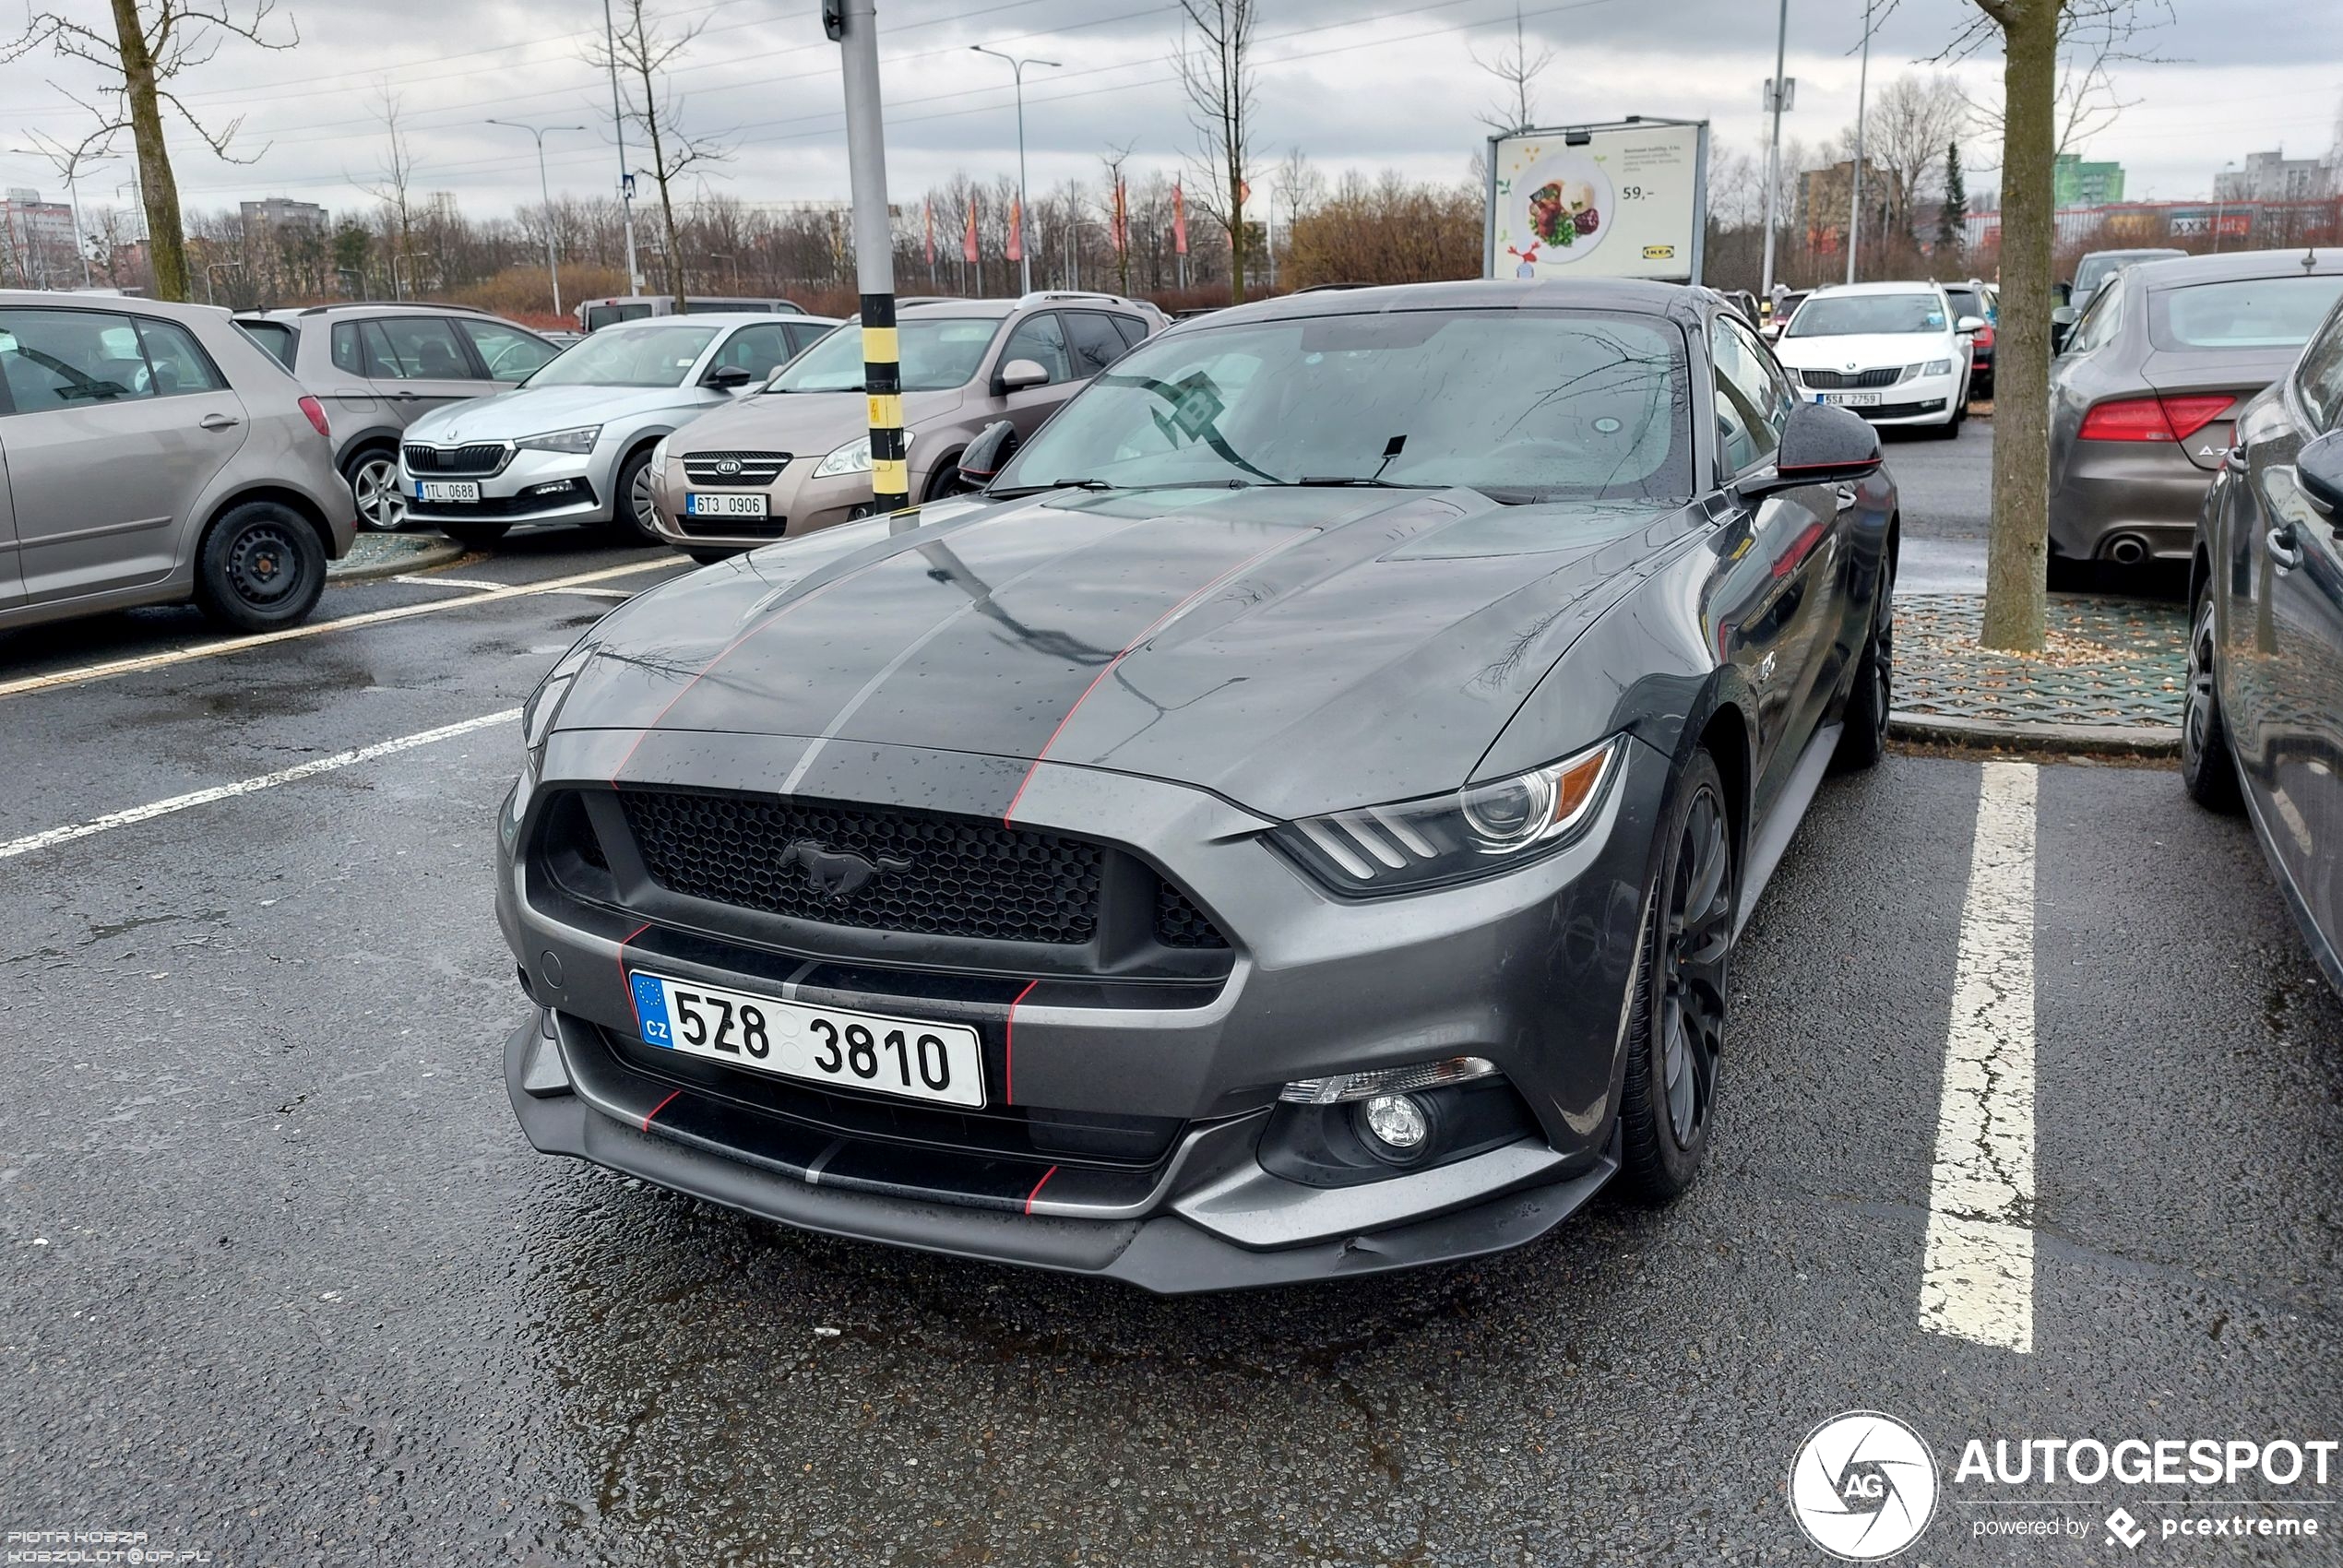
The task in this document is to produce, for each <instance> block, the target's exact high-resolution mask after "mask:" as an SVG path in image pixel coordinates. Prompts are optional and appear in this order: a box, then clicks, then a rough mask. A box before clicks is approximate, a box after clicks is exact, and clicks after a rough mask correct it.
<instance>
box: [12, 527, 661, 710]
mask: <svg viewBox="0 0 2343 1568" xmlns="http://www.w3.org/2000/svg"><path fill="white" fill-rule="evenodd" d="M680 564H682V563H680V562H677V561H675V560H673V559H672V557H671V558H668V559H663V560H657V561H638V562H636V563H635V564H632V565H627V566H605V567H603V568H601V570H600V571H595V572H579V573H577V575H576V576H567V577H548V578H546V579H544V580H542V581H540V582H528V583H509V584H498V585H497V586H496V587H495V588H492V589H489V590H488V591H486V592H483V593H473V594H466V595H463V596H462V597H460V598H456V599H434V600H425V601H424V602H422V603H421V604H401V605H398V606H396V607H395V608H393V609H389V610H370V611H367V612H365V613H364V614H363V615H344V616H342V617H341V618H340V619H339V620H336V621H310V622H307V623H304V624H302V625H298V626H288V627H286V628H285V629H284V630H283V631H281V632H261V633H258V634H256V635H255V636H248V637H235V638H231V639H228V640H224V641H220V642H210V643H198V644H196V646H195V647H174V648H169V649H166V650H165V651H163V652H161V653H149V654H142V655H140V656H139V657H137V658H136V659H112V660H109V661H108V662H106V663H103V664H85V665H82V666H81V667H79V668H78V669H74V670H60V671H55V672H54V673H53V674H48V675H28V676H26V677H24V678H23V679H22V680H18V681H0V697H12V696H17V695H21V694H22V693H25V692H42V691H49V690H51V689H53V688H54V687H58V686H76V685H79V684H81V683H84V682H86V681H103V680H108V679H111V678H112V677H113V676H116V675H133V674H137V672H139V671H145V670H161V669H164V668H166V667H167V666H170V665H173V664H185V663H188V662H190V661H192V660H195V659H219V658H222V657H224V656H225V655H228V654H232V653H244V652H246V651H247V650H249V649H252V648H256V647H270V646H272V645H274V644H277V643H283V642H292V641H295V640H297V639H299V638H302V637H322V636H326V635H327V633H329V632H342V631H349V630H351V629H352V628H354V627H358V626H379V625H381V624H383V623H385V622H387V621H406V620H411V619H412V618H414V617H415V616H418V615H436V614H439V613H441V612H444V611H448V610H469V609H470V608H471V607H472V606H473V605H475V604H486V603H487V602H488V601H489V600H500V599H525V598H528V597H529V596H530V595H533V594H541V593H560V592H563V591H564V590H565V589H574V588H579V587H582V586H583V585H585V584H588V583H600V582H606V581H608V580H609V579H610V578H612V577H624V576H634V575H635V574H636V573H638V572H651V571H658V570H660V569H662V568H666V567H672V566H676V565H680Z"/></svg>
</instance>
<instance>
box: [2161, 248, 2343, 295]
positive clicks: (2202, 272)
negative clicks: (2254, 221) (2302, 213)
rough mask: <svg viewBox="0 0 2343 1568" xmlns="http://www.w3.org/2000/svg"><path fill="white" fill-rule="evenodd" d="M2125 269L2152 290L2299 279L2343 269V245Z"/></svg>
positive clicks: (2202, 257)
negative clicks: (2208, 284) (2234, 280)
mask: <svg viewBox="0 0 2343 1568" xmlns="http://www.w3.org/2000/svg"><path fill="white" fill-rule="evenodd" d="M2305 263H2308V265H2307V266H2306V265H2305ZM2123 271H2124V273H2125V275H2126V276H2131V277H2136V278H2137V279H2139V281H2140V283H2141V284H2142V285H2143V286H2145V287H2147V288H2150V289H2172V288H2181V287H2184V286H2186V285H2188V284H2191V283H2219V282H2225V281H2228V280H2230V279H2244V278H2299V277H2301V276H2303V275H2304V274H2306V273H2307V274H2309V275H2312V276H2313V277H2316V276H2332V275H2333V274H2335V273H2337V272H2343V248H2337V247H2336V246H2333V245H2329V246H2327V247H2325V249H2323V250H2309V249H2304V248H2303V247H2301V246H2300V245H2297V246H2294V247H2292V248H2290V249H2288V250H2282V251H2224V252H2221V253H2219V254H2218V255H2182V256H2171V257H2168V258H2166V259H2164V260H2162V261H2140V262H2134V263H2133V264H2132V265H2131V266H2129V267H2125V268H2124V269H2123Z"/></svg>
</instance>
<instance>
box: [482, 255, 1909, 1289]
mask: <svg viewBox="0 0 2343 1568" xmlns="http://www.w3.org/2000/svg"><path fill="white" fill-rule="evenodd" d="M996 444H997V438H996V437H995V435H994V434H993V433H991V432H988V433H987V434H985V435H984V436H981V437H980V438H979V440H978V441H977V442H975V443H972V444H971V452H972V454H973V453H979V452H980V451H983V452H984V455H986V456H990V452H989V450H986V449H989V448H990V447H992V446H993V445H996ZM967 466H968V468H969V469H971V470H973V469H981V468H987V467H991V466H993V465H991V464H989V463H980V462H978V461H977V460H976V457H973V456H972V457H971V458H970V459H969V463H968V465H967ZM1896 534H1897V522H1896V493H1895V490H1894V488H1893V487H1892V486H1891V484H1890V483H1889V482H1888V481H1887V479H1886V477H1885V474H1884V473H1883V472H1882V471H1881V469H1880V461H1879V447H1878V444H1877V442H1876V440H1875V438H1874V436H1873V434H1872V432H1871V430H1870V429H1869V428H1868V427H1867V426H1866V425H1865V424H1864V423H1863V422H1862V421H1861V420H1860V419H1858V418H1857V417H1856V416H1854V415H1852V414H1849V413H1848V412H1846V411H1845V410H1838V409H1830V408H1824V407H1818V406H1815V405H1812V404H1803V403H1801V402H1799V401H1798V398H1797V394H1796V393H1795V392H1794V391H1793V390H1792V388H1791V385H1790V381H1789V379H1788V378H1787V377H1786V376H1784V374H1782V372H1781V371H1780V369H1779V368H1778V366H1777V365H1776V364H1775V362H1774V361H1773V358H1772V356H1771V355H1770V354H1769V353H1767V351H1766V349H1765V348H1764V347H1763V346H1762V345H1761V344H1760V343H1759V341H1758V339H1757V334H1756V332H1755V330H1754V328H1752V327H1750V326H1749V324H1748V323H1747V322H1745V321H1744V320H1742V318H1741V317H1740V315H1737V314H1736V313H1735V312H1733V311H1732V310H1731V308H1730V306H1728V305H1727V304H1726V303H1725V302H1724V300H1723V299H1722V298H1721V297H1720V296H1719V295H1717V294H1714V293H1710V292H1707V291H1695V290H1687V289H1679V288H1672V287H1668V286H1662V285H1658V284H1635V283H1578V282H1569V283H1547V284H1524V283H1517V282H1512V281H1505V282H1493V283H1456V284H1439V285H1430V286H1423V287H1415V288H1405V289H1377V290H1358V291H1342V292H1329V293H1316V294H1310V295H1303V296H1297V297H1293V298H1289V299H1284V300H1278V301H1273V302H1269V303H1263V304H1256V305H1253V306H1249V307H1245V308H1243V309H1236V310H1227V311H1220V312H1216V313H1214V314H1213V315H1209V316H1206V317H1202V318H1200V319H1198V320H1197V321H1195V322H1194V323H1193V324H1186V325H1183V326H1180V327H1175V328H1174V329H1172V330H1171V331H1170V332H1168V333H1165V334H1163V335H1160V336H1159V337H1158V338H1155V339H1151V340H1149V341H1148V342H1146V343H1143V344H1141V345H1140V346H1138V347H1137V348H1136V349H1134V350H1132V351H1131V353H1130V354H1129V356H1128V357H1126V358H1125V359H1123V360H1121V361H1119V362H1116V364H1115V365H1114V366H1113V368H1112V370H1110V371H1108V372H1106V373H1104V374H1100V376H1099V377H1098V378H1097V380H1096V381H1095V382H1094V383H1093V384H1092V385H1091V386H1089V387H1088V388H1087V389H1085V390H1084V391H1083V392H1081V393H1080V394H1079V395H1077V396H1076V398H1074V399H1073V400H1071V401H1070V402H1069V403H1068V404H1067V405H1066V406H1065V408H1064V410H1061V411H1060V412H1059V413H1058V415H1057V416H1056V418H1055V419H1053V421H1052V422H1050V423H1049V424H1048V425H1046V426H1044V427H1043V428H1042V429H1041V431H1040V432H1038V433H1037V434H1035V435H1034V436H1033V437H1032V439H1031V440H1030V442H1029V444H1028V445H1025V446H1024V447H1023V448H1022V449H1021V450H1019V451H1017V453H1016V454H1015V455H1014V456H1013V457H1010V458H1009V459H1008V460H1007V462H1006V463H1005V465H1002V466H999V468H998V471H997V472H996V473H994V474H993V477H992V480H991V482H990V484H989V486H988V487H987V488H986V489H985V490H984V491H983V493H980V494H975V495H965V496H957V497H954V498H952V499H949V500H946V501H939V502H934V503H931V504H929V505H924V506H922V507H919V508H916V509H912V510H910V511H906V512H902V513H899V514H897V515H895V516H893V517H878V518H873V519H868V520H865V521H862V522H858V523H850V524H846V525H843V526H841V527H838V528H836V529H827V530H825V531H823V532H821V533H819V534H815V535H810V536H808V537H806V538H804V539H802V540H786V541H783V542H780V543H778V544H775V545H772V546H769V547H767V548H765V549H761V550H758V551H755V552H752V553H750V554H746V555H743V556H741V557H739V558H737V559H736V560H734V561H732V562H730V563H726V564H721V565H718V566H714V567H710V568H709V569H708V570H705V571H702V572H699V573H696V574H695V575H693V576H688V577H684V578H682V579H680V580H678V581H675V582H672V583H670V584H667V585H665V586H664V587H661V588H657V589H654V590H652V591H651V592H648V593H646V594H644V595H643V596H641V597H640V598H638V599H636V600H632V601H631V602H629V603H627V604H626V605H624V607H623V608H621V609H619V610H617V611H616V612H613V613H612V614H611V615H610V617H609V618H608V619H606V620H604V621H603V622H602V623H601V624H600V625H599V626H597V627H596V628H595V629H594V630H593V631H592V632H591V633H590V634H589V635H588V636H587V637H586V639H585V640H584V641H583V642H581V643H579V644H578V646H577V647H576V648H574V649H572V650H571V651H570V652H569V653H568V654H567V655H565V657H564V658H562V659H560V660H559V661H558V662H557V663H556V664H555V666H554V668H553V671H552V673H551V674H550V675H549V676H548V677H547V678H546V680H545V683H544V684H543V685H542V686H541V688H540V689H539V690H538V691H537V693H536V694H535V695H534V696H533V697H532V698H531V699H530V701H529V705H528V708H527V712H526V717H525V720H524V729H525V731H526V747H527V761H526V766H525V770H524V772H523V774H522V777H521V778H520V780H519V782H518V783H517V785H516V786H515V789H514V791H513V794H512V798H511V800H510V802H508V804H507V807H506V809H505V813H504V816H503V823H502V835H503V840H504V859H503V864H502V866H501V868H500V869H501V873H502V874H501V876H500V881H499V900H498V912H499V915H500V918H501V920H502V922H503V926H504V930H505V936H506V938H507V940H508V941H509V942H510V943H511V944H512V948H513V951H514V953H515V955H516V956H517V958H518V960H519V963H520V970H521V979H522V981H523V983H524V984H525V986H526V987H527V989H528V991H529V995H530V997H531V998H532V999H533V1000H534V1002H535V1003H536V1011H535V1013H534V1015H533V1016H531V1017H530V1019H529V1021H528V1022H527V1023H526V1024H524V1025H523V1026H521V1027H520V1028H518V1029H517V1031H516V1032H515V1033H514V1034H513V1035H512V1037H511V1039H510V1041H509V1043H508V1046H507V1050H506V1056H505V1064H506V1071H507V1075H508V1078H509V1081H510V1087H511V1091H512V1100H513V1104H514V1107H515V1109H516V1111H517V1112H518V1114H519V1117H520V1121H521V1124H522V1126H523V1127H524V1128H525V1129H526V1131H527V1133H528V1135H529V1139H530V1141H531V1142H533V1143H534V1144H535V1145H536V1146H538V1147H539V1148H540V1149H542V1150H545V1151H547V1152H550V1153H556V1154H566V1155H574V1156H579V1157H582V1158H587V1159H590V1160H595V1161H598V1162H600V1163H601V1164H603V1165H605V1166H609V1167H612V1168H614V1169H616V1170H624V1171H628V1172H632V1173H634V1174H636V1175H637V1176H640V1177H642V1178H644V1179H647V1180H648V1181H651V1182H658V1183H660V1184H662V1185H665V1186H668V1187H671V1188H674V1189H678V1190H680V1191H683V1192H686V1193H691V1194H697V1195H699V1196H701V1197H704V1198H708V1199H712V1200H714V1201H716V1202H719V1203H724V1204H730V1205H732V1206H737V1207H740V1208H743V1209H746V1210H750V1211H752V1212H755V1213H757V1214H761V1215H766V1216H769V1217H771V1218H776V1219H780V1220H785V1221H788V1222H790V1223H791V1224H794V1225H800V1226H803V1227H806V1228H809V1229H815V1230H822V1231H828V1232H833V1233H836V1234H839V1235H847V1236H856V1237H864V1238H869V1239H873V1240H877V1241H888V1242H893V1243H897V1244H899V1245H904V1246H910V1247H921V1248H926V1249H930V1250H933V1251H936V1252H941V1253H957V1254H962V1255H966V1256H970V1257H981V1258H991V1259H998V1260H1004V1261H1007V1262H1013V1263H1019V1264H1028V1265H1040V1266H1043V1267H1050V1268H1057V1269H1065V1270H1074V1271H1079V1272H1085V1273H1091V1274H1098V1275H1104V1276H1110V1277H1118V1278H1122V1279H1125V1280H1129V1281H1132V1282H1135V1283H1136V1284H1139V1285H1142V1286H1145V1287H1147V1288H1148V1289H1156V1290H1164V1291H1178V1290H1198V1289H1219V1288H1225V1287H1233V1286H1243V1285H1260V1284H1268V1283H1273V1282H1277V1281H1281V1280H1297V1279H1308V1278H1317V1277H1329V1276H1345V1275H1352V1274H1366V1273H1372V1272H1374V1271H1377V1270H1381V1269H1388V1268H1396V1267H1400V1266H1405V1265H1414V1264H1422V1263H1430V1262H1433V1261H1437V1260H1441V1259H1448V1258H1459V1257H1467V1256H1470V1255H1473V1254H1476V1253H1486V1252H1489V1251H1492V1250H1494V1249H1498V1248H1503V1247H1509V1246H1513V1245H1516V1244H1517V1243H1520V1242H1523V1241H1528V1240H1530V1239H1531V1238H1533V1237H1536V1236H1538V1235H1540V1234H1541V1233H1543V1232H1544V1231H1546V1230H1547V1229H1549V1228H1551V1227H1552V1226H1553V1225H1555V1224H1556V1223H1558V1222H1560V1221H1561V1220H1562V1219H1563V1218H1564V1217H1566V1216H1567V1215H1569V1214H1570V1213H1571V1212H1572V1211H1573V1210H1575V1209H1576V1208H1577V1207H1578V1206H1580V1205H1582V1204H1583V1203H1584V1202H1585V1201H1586V1200H1587V1199H1588V1196H1589V1195H1591V1194H1593V1193H1594V1192H1595V1191H1596V1190H1597V1189H1599V1188H1600V1187H1601V1186H1602V1185H1603V1184H1604V1183H1605V1182H1609V1181H1611V1180H1612V1178H1613V1177H1620V1178H1623V1180H1625V1181H1626V1182H1630V1183H1632V1185H1633V1186H1634V1187H1635V1189H1637V1190H1638V1191H1640V1192H1641V1193H1643V1194H1648V1195H1652V1196H1657V1197H1666V1196H1670V1195H1672V1194H1675V1193H1676V1192H1678V1191H1680V1190H1682V1189H1683V1187H1684V1186H1685V1185H1686V1184H1687V1183H1688V1182H1691V1181H1692V1180H1693V1178H1694V1176H1695V1172H1696V1171H1697V1170H1698V1168H1699V1166H1700V1164H1701V1161H1702V1158H1703V1156H1704V1154H1705V1152H1706V1151H1707V1146H1708V1142H1709V1139H1710V1136H1711V1130H1712V1128H1713V1126H1714V1124H1715V1118H1716V1116H1717V1113H1718V1111H1717V1108H1718V1103H1719V1101H1718V1099H1717V1096H1718V1089H1719V1069H1720V1064H1724V1065H1729V1063H1730V1052H1729V1051H1727V1050H1726V1045H1725V1040H1726V1028H1727V1017H1726V1014H1727V1006H1728V997H1729V995H1730V990H1729V987H1728V982H1727V968H1728V966H1729V962H1730V952H1731V948H1732V943H1733V938H1734V934H1735V932H1736V931H1737V930H1738V929H1739V927H1740V925H1741V922H1742V920H1743V919H1744V918H1745V917H1746V915H1747V914H1748V911H1749V909H1750V908H1751V905H1752V904H1753V902H1754V899H1755V898H1756V897H1757V894H1758V890H1759V889H1760V888H1761V887H1762V886H1763V885H1764V883H1765V881H1766V874H1767V873H1768V872H1769V871H1770V870H1771V869H1772V867H1773V866H1774V865H1775V863H1776V862H1777V861H1778V858H1779V857H1780V855H1781V853H1782V850H1783V848H1784V846H1785V844H1786V842H1787V840H1788V839H1789V837H1790V834H1791V832H1792V831H1793V829H1794V828H1795V826H1796V825H1797V823H1798V821H1799V818H1800V817H1801V815H1802V813H1803V811H1804V809H1805V806H1806V804H1807V802H1808V801H1809V799H1810V798H1811V797H1812V795H1813V793H1814V790H1815V788H1816V787H1817V784H1818V782H1819V780H1820V778H1821V776H1822V775H1823V773H1824V772H1825V771H1826V769H1827V768H1828V766H1830V764H1831V763H1832V761H1833V759H1834V758H1836V759H1837V760H1838V762H1840V763H1841V764H1843V765H1847V766H1862V765H1865V764H1868V763H1870V762H1872V761H1873V760H1874V759H1875V758H1876V757H1877V756H1878V754H1879V750H1880V744H1881V735H1882V731H1883V729H1884V727H1885V719H1886V713H1887V701H1888V683H1889V677H1890V673H1891V665H1892V645H1891V625H1890V621H1889V603H1890V600H1889V591H1888V590H1889V582H1890V577H1891V575H1892V571H1893V565H1894V558H1895V551H1896Z"/></svg>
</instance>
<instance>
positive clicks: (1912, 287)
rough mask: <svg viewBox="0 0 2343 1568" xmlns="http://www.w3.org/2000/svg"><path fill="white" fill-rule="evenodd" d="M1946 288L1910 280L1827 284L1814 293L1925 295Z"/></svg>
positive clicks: (1933, 283) (1931, 282) (1940, 284)
mask: <svg viewBox="0 0 2343 1568" xmlns="http://www.w3.org/2000/svg"><path fill="white" fill-rule="evenodd" d="M1944 287H1945V285H1944V284H1942V283H1939V282H1937V281H1936V280H1935V279H1932V278H1910V279H1902V280H1890V281H1887V282H1881V283H1826V284H1824V285H1823V286H1822V287H1821V288H1819V289H1817V290H1815V291H1814V293H1815V295H1816V297H1820V296H1821V295H1824V294H1830V295H1834V296H1836V295H1843V294H1925V293H1930V292H1933V291H1935V290H1938V289H1942V288H1944ZM1963 287H1966V285H1963Z"/></svg>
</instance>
